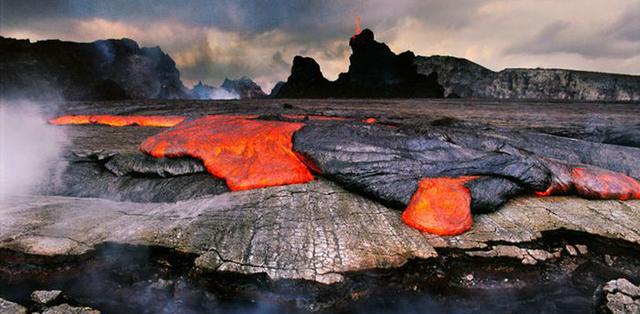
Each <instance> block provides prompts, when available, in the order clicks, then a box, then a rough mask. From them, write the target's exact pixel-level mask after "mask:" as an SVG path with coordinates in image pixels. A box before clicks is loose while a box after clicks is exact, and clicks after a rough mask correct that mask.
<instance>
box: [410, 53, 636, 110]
mask: <svg viewBox="0 0 640 314" xmlns="http://www.w3.org/2000/svg"><path fill="white" fill-rule="evenodd" d="M415 64H416V65H417V66H418V72H419V73H423V74H430V73H433V72H436V73H438V82H439V83H440V84H441V85H442V86H444V88H445V94H446V95H447V96H449V95H456V96H460V97H481V98H520V99H524V98H529V99H571V100H640V76H637V75H624V74H611V73H598V72H587V71H575V70H563V69H540V68H536V69H504V70H502V71H499V72H494V71H491V70H489V69H487V68H485V67H483V66H481V65H479V64H477V63H473V62H471V61H469V60H467V59H463V58H455V57H449V56H430V57H421V56H418V57H416V58H415Z"/></svg>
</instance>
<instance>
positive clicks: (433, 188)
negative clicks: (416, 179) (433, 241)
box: [402, 176, 477, 236]
mask: <svg viewBox="0 0 640 314" xmlns="http://www.w3.org/2000/svg"><path fill="white" fill-rule="evenodd" d="M474 179H477V177H475V176H464V177H457V178H446V177H443V178H423V179H422V180H420V183H419V184H418V190H417V191H416V192H415V193H414V194H413V196H412V197H411V201H410V202H409V206H408V207H407V209H406V210H405V211H404V212H403V213H402V220H403V221H404V222H405V223H406V224H407V225H409V226H411V227H413V228H415V229H418V230H420V231H425V232H429V233H433V234H437V235H442V236H446V235H458V234H461V233H463V232H465V231H467V230H469V229H471V225H472V220H471V193H470V192H469V189H467V187H465V185H464V184H465V183H467V182H468V181H471V180H474Z"/></svg>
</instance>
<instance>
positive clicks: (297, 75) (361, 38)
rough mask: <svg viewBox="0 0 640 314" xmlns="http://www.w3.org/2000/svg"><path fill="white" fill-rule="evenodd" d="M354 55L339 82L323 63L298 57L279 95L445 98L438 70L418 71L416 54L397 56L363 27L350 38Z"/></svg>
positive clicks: (293, 96) (294, 96)
mask: <svg viewBox="0 0 640 314" xmlns="http://www.w3.org/2000/svg"><path fill="white" fill-rule="evenodd" d="M349 46H351V50H352V54H351V56H350V57H349V61H350V65H349V71H348V72H345V73H341V74H340V75H339V76H338V79H337V80H336V81H333V82H330V81H327V80H326V79H325V78H324V77H323V75H322V72H321V71H320V66H319V65H318V64H317V63H316V62H315V60H313V59H311V58H304V57H299V56H297V57H295V58H294V60H293V67H292V68H291V76H289V79H288V80H287V82H286V83H285V84H284V85H283V86H282V88H281V89H280V91H279V92H278V93H277V95H276V97H279V98H307V97H308V98H311V97H316V98H328V97H335V98H374V97H375V98H380V97H395V98H416V97H425V98H441V97H443V96H444V89H443V88H442V86H440V85H439V84H438V78H437V75H436V74H435V73H433V74H431V75H423V74H420V73H418V71H417V67H416V65H415V64H414V59H415V55H414V54H413V52H411V51H405V52H403V53H401V54H399V55H396V54H395V53H393V52H392V51H391V49H389V47H388V46H387V45H386V44H384V43H381V42H377V41H375V39H374V35H373V32H372V31H371V30H369V29H365V30H363V31H362V32H361V33H360V34H358V35H355V36H354V37H352V38H351V40H350V41H349Z"/></svg>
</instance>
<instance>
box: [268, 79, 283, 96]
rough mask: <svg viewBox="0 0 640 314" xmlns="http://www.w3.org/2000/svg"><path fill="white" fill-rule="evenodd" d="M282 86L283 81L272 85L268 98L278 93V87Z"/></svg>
mask: <svg viewBox="0 0 640 314" xmlns="http://www.w3.org/2000/svg"><path fill="white" fill-rule="evenodd" d="M282 86H284V82H283V81H278V83H276V85H274V86H273V88H272V89H271V93H269V98H274V97H276V95H278V93H279V92H280V89H282Z"/></svg>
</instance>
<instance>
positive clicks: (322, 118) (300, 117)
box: [282, 114, 349, 121]
mask: <svg viewBox="0 0 640 314" xmlns="http://www.w3.org/2000/svg"><path fill="white" fill-rule="evenodd" d="M282 117H283V118H287V119H291V120H311V121H342V120H349V118H345V117H333V116H320V115H303V114H283V115H282Z"/></svg>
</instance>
